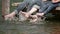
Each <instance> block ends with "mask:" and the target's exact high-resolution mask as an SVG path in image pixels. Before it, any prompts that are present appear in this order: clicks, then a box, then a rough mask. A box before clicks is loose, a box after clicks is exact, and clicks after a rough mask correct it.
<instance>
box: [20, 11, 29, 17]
mask: <svg viewBox="0 0 60 34" xmlns="http://www.w3.org/2000/svg"><path fill="white" fill-rule="evenodd" d="M21 14H22V15H23V16H25V17H26V18H28V17H29V15H30V14H28V13H27V12H21Z"/></svg>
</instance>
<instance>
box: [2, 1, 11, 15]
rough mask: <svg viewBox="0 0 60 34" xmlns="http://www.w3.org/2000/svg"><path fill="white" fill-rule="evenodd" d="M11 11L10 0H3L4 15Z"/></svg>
mask: <svg viewBox="0 0 60 34" xmlns="http://www.w3.org/2000/svg"><path fill="white" fill-rule="evenodd" d="M9 12H10V0H2V15H3V16H4V15H6V14H9Z"/></svg>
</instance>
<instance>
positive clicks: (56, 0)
mask: <svg viewBox="0 0 60 34" xmlns="http://www.w3.org/2000/svg"><path fill="white" fill-rule="evenodd" d="M52 2H53V3H57V2H60V0H52Z"/></svg>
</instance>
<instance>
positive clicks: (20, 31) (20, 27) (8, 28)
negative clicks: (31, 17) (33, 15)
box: [0, 21, 60, 34]
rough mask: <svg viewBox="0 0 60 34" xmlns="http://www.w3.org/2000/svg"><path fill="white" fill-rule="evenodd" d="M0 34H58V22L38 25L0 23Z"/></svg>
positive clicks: (59, 27)
mask: <svg viewBox="0 0 60 34" xmlns="http://www.w3.org/2000/svg"><path fill="white" fill-rule="evenodd" d="M0 23H1V24H0V34H60V22H59V21H48V22H45V21H44V23H43V22H40V24H34V23H33V24H32V23H28V22H26V23H20V22H19V23H17V22H5V21H0Z"/></svg>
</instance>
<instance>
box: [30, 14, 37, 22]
mask: <svg viewBox="0 0 60 34" xmlns="http://www.w3.org/2000/svg"><path fill="white" fill-rule="evenodd" d="M30 17H31V19H30V22H36V21H37V19H38V17H37V15H31V16H30Z"/></svg>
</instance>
